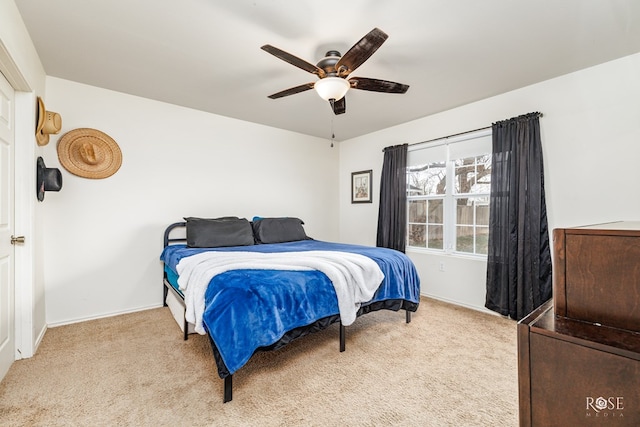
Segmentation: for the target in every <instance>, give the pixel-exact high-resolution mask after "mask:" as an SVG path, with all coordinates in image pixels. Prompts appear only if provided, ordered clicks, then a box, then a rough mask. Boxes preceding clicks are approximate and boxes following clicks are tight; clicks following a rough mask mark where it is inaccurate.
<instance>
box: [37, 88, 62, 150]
mask: <svg viewBox="0 0 640 427" xmlns="http://www.w3.org/2000/svg"><path fill="white" fill-rule="evenodd" d="M60 129H62V117H60V114H58V113H55V112H53V111H47V109H46V108H45V107H44V101H42V98H40V97H38V121H37V123H36V142H37V143H38V145H47V144H48V143H49V135H50V134H56V133H58V132H60Z"/></svg>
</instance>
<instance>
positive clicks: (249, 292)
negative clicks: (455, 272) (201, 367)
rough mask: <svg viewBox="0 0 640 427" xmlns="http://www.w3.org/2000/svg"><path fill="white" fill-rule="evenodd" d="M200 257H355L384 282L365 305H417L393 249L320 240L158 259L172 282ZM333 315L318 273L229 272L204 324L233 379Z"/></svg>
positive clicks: (175, 252)
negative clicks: (288, 337)
mask: <svg viewBox="0 0 640 427" xmlns="http://www.w3.org/2000/svg"><path fill="white" fill-rule="evenodd" d="M203 251H223V252H230V251H243V252H247V251H254V252H292V251H342V252H352V253H357V254H361V255H365V256H367V257H369V258H371V259H373V260H374V261H375V262H376V263H377V264H378V265H379V266H380V269H381V270H382V272H383V274H384V276H385V278H384V280H383V282H382V284H381V285H380V287H379V288H378V290H377V291H376V293H375V295H374V296H373V298H372V299H371V301H370V302H369V303H374V302H377V301H384V300H406V301H409V302H412V303H416V304H417V303H419V298H420V279H419V277H418V274H417V271H416V269H415V266H414V265H413V263H412V262H411V260H410V259H409V258H408V257H407V256H406V255H405V254H403V253H401V252H398V251H394V250H392V249H386V248H377V247H369V246H359V245H347V244H340V243H330V242H323V241H318V240H302V241H296V242H288V243H277V244H262V245H253V246H237V247H227V248H206V249H203V248H187V247H186V246H185V245H170V246H167V247H166V248H165V249H164V251H163V252H162V255H161V257H160V259H161V260H162V261H163V262H164V263H165V270H166V271H167V273H168V277H169V278H170V281H171V278H172V276H173V278H175V277H176V276H177V273H176V266H177V264H178V262H180V260H181V259H182V258H184V257H186V256H190V255H194V254H197V253H200V252H203ZM174 284H175V282H174ZM369 303H368V304H369ZM337 314H339V310H338V302H337V298H336V293H335V290H334V289H333V285H332V284H331V281H330V280H329V278H328V277H327V276H325V275H324V274H323V273H321V272H319V271H281V270H233V271H228V272H225V273H222V274H219V275H217V276H215V277H214V278H213V279H212V280H211V282H210V283H209V286H208V288H207V291H206V294H205V310H204V315H203V323H204V326H205V329H206V330H207V333H208V334H209V336H210V338H211V340H212V341H213V342H214V344H215V346H216V347H217V349H218V352H219V354H220V357H221V358H222V360H223V361H224V364H225V366H226V368H227V370H228V371H229V373H230V374H233V373H234V372H235V371H237V370H238V369H240V368H241V367H242V366H244V364H245V363H247V361H248V360H249V359H250V358H251V356H252V355H253V353H254V352H255V351H256V350H257V349H259V348H261V347H268V346H270V345H272V344H274V343H276V342H277V341H278V340H280V339H281V338H282V337H283V335H284V334H285V333H287V332H288V331H291V330H292V329H295V328H298V327H302V326H307V325H310V324H312V323H314V322H316V321H317V320H320V319H323V318H325V317H329V316H333V315H337Z"/></svg>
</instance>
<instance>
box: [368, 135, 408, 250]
mask: <svg viewBox="0 0 640 427" xmlns="http://www.w3.org/2000/svg"><path fill="white" fill-rule="evenodd" d="M408 148H409V145H408V144H402V145H396V146H393V147H387V148H385V149H384V161H383V164H382V174H381V177H380V206H379V208H378V234H377V237H376V245H377V246H380V247H383V248H391V249H396V250H398V251H401V252H404V251H405V249H406V244H407V243H406V234H407V151H408Z"/></svg>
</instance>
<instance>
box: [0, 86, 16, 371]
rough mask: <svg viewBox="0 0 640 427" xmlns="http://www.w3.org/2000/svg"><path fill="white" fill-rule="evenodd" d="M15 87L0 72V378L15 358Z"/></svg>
mask: <svg viewBox="0 0 640 427" xmlns="http://www.w3.org/2000/svg"><path fill="white" fill-rule="evenodd" d="M14 111H15V107H14V90H13V88H12V87H11V85H10V84H9V82H8V81H7V79H5V77H4V76H3V75H2V73H0V380H1V379H2V378H4V376H5V374H6V373H7V371H8V370H9V368H10V367H11V364H12V363H13V361H14V360H15V327H14V323H15V316H14V304H15V297H14V290H15V283H14V251H13V245H12V242H11V238H12V232H13V224H14V220H13V212H14V207H13V205H14V201H13V200H14V199H13V189H14V182H13V179H14V172H13V170H14V169H13V168H14Z"/></svg>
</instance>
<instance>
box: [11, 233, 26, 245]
mask: <svg viewBox="0 0 640 427" xmlns="http://www.w3.org/2000/svg"><path fill="white" fill-rule="evenodd" d="M16 243H24V236H14V235H11V244H12V245H15V244H16Z"/></svg>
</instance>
